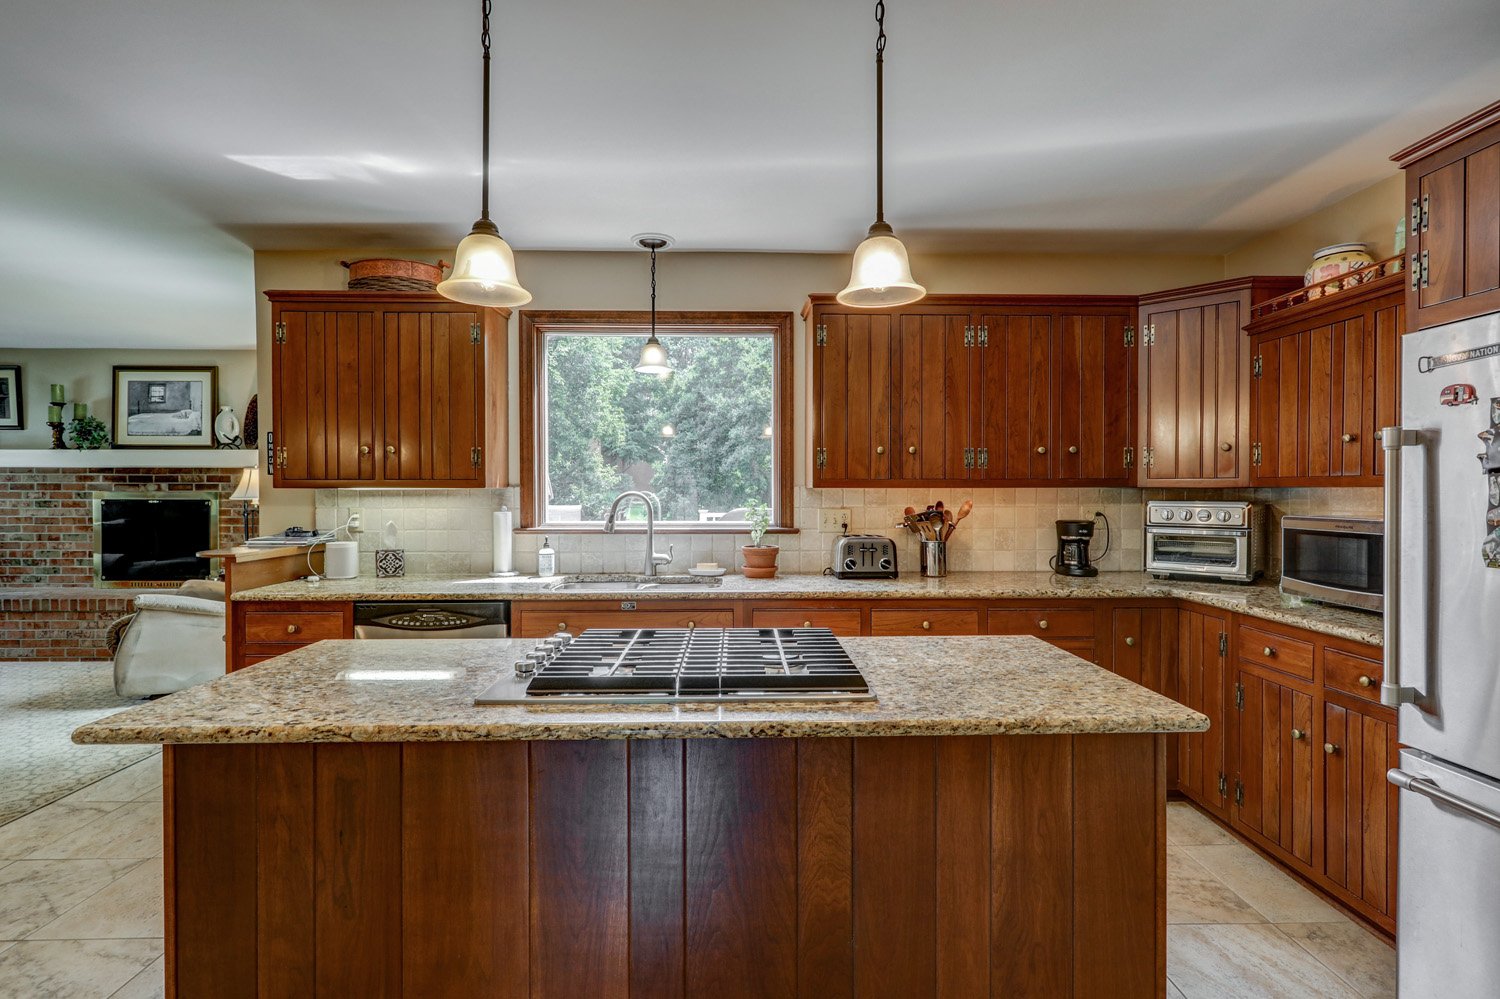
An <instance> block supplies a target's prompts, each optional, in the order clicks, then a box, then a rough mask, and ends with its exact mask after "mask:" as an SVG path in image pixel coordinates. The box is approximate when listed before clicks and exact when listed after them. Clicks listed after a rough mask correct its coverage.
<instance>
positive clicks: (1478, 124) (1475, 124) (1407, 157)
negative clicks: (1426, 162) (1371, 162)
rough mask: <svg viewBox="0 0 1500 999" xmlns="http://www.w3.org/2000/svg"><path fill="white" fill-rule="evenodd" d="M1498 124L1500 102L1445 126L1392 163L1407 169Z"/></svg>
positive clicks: (1415, 143) (1405, 151)
mask: <svg viewBox="0 0 1500 999" xmlns="http://www.w3.org/2000/svg"><path fill="white" fill-rule="evenodd" d="M1496 123H1500V101H1496V102H1494V103H1493V104H1489V105H1486V106H1485V107H1482V108H1480V109H1479V110H1478V111H1475V112H1474V113H1473V114H1471V115H1469V116H1468V117H1466V118H1460V119H1459V120H1458V121H1455V122H1453V123H1452V124H1451V125H1445V126H1444V127H1442V128H1440V129H1438V130H1437V131H1436V132H1433V133H1432V134H1431V135H1429V136H1427V137H1426V138H1424V139H1420V140H1418V141H1416V142H1414V143H1412V144H1411V145H1409V146H1407V147H1406V148H1405V149H1403V150H1401V151H1400V152H1398V153H1396V154H1395V155H1394V156H1392V157H1391V161H1392V162H1393V163H1395V164H1396V165H1397V166H1399V167H1401V168H1402V169H1405V168H1406V167H1409V166H1411V165H1412V164H1413V163H1415V162H1416V161H1417V160H1420V159H1424V158H1426V157H1428V156H1430V155H1432V154H1433V153H1435V152H1437V151H1438V150H1440V149H1443V148H1445V147H1447V146H1450V145H1452V144H1453V143H1455V142H1458V141H1460V140H1461V139H1467V138H1468V137H1469V136H1471V135H1473V134H1474V133H1476V132H1480V131H1483V130H1484V129H1486V128H1489V127H1490V126H1491V125H1494V124H1496Z"/></svg>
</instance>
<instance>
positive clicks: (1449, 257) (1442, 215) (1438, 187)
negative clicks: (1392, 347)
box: [1417, 160, 1465, 309]
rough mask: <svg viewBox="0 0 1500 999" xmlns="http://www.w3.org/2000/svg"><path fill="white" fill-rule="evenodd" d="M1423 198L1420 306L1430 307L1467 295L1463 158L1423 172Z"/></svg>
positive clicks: (1418, 302)
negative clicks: (1465, 290)
mask: <svg viewBox="0 0 1500 999" xmlns="http://www.w3.org/2000/svg"><path fill="white" fill-rule="evenodd" d="M1418 190H1419V191H1420V197H1421V199H1422V217H1423V223H1422V232H1421V245H1422V262H1421V267H1422V280H1421V282H1420V287H1419V288H1418V290H1417V305H1418V307H1419V308H1422V309H1429V308H1432V307H1433V306H1436V305H1441V304H1443V303H1444V302H1451V301H1453V300H1454V299H1458V298H1462V297H1463V295H1464V219H1465V211H1464V161H1463V160H1457V161H1455V162H1453V163H1449V164H1447V165H1446V166H1443V167H1439V168H1438V169H1436V170H1433V171H1432V172H1430V173H1427V174H1424V175H1423V176H1422V178H1421V179H1420V180H1419V181H1418Z"/></svg>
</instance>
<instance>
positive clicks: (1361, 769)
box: [1318, 692, 1400, 928]
mask: <svg viewBox="0 0 1500 999" xmlns="http://www.w3.org/2000/svg"><path fill="white" fill-rule="evenodd" d="M1325 698H1326V699H1325V702H1324V705H1323V733H1322V745H1321V746H1320V747H1319V748H1318V756H1320V757H1321V758H1322V760H1323V837H1324V849H1323V874H1324V876H1325V877H1326V878H1327V880H1328V881H1329V882H1330V884H1331V887H1332V889H1333V891H1334V894H1335V895H1336V896H1339V897H1341V898H1343V899H1344V900H1345V901H1347V902H1348V903H1350V904H1351V905H1352V906H1353V907H1354V908H1355V909H1357V910H1359V911H1361V912H1364V913H1365V914H1366V915H1369V916H1370V917H1371V918H1372V919H1374V920H1375V921H1376V922H1377V923H1379V924H1382V925H1385V926H1387V927H1388V928H1393V927H1394V921H1395V914H1396V856H1397V854H1396V832H1397V821H1396V809H1397V806H1398V802H1399V792H1398V791H1397V789H1396V787H1395V786H1394V785H1393V784H1391V783H1390V782H1389V781H1388V780H1386V773H1387V772H1389V771H1390V769H1391V768H1392V767H1395V766H1398V765H1399V762H1400V761H1399V758H1398V754H1397V746H1396V721H1395V713H1394V712H1393V711H1390V710H1389V709H1387V708H1382V707H1379V706H1378V705H1372V704H1369V703H1367V702H1361V701H1360V700H1359V699H1357V698H1354V697H1349V696H1347V695H1344V694H1340V693H1333V692H1330V693H1327V694H1326V695H1325Z"/></svg>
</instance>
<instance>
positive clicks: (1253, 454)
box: [1250, 441, 1260, 465]
mask: <svg viewBox="0 0 1500 999" xmlns="http://www.w3.org/2000/svg"><path fill="white" fill-rule="evenodd" d="M1250 464H1252V465H1259V464H1260V442H1259V441H1256V442H1255V443H1254V444H1251V445H1250Z"/></svg>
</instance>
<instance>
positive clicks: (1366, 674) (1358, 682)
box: [1323, 648, 1385, 701]
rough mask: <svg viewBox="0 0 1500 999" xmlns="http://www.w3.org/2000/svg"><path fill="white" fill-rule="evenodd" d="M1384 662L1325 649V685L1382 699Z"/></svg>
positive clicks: (1372, 699) (1374, 699)
mask: <svg viewBox="0 0 1500 999" xmlns="http://www.w3.org/2000/svg"><path fill="white" fill-rule="evenodd" d="M1384 675H1385V666H1384V664H1382V663H1380V662H1377V661H1376V660H1373V659H1363V658H1361V657H1359V656H1352V655H1350V654H1349V653H1347V652H1340V651H1339V650H1338V649H1329V648H1325V649H1324V650H1323V686H1325V687H1329V688H1331V689H1333V690H1343V691H1347V692H1349V693H1351V694H1353V695H1355V696H1356V697H1363V698H1364V699H1365V700H1368V701H1379V700H1380V681H1381V679H1382V677H1384Z"/></svg>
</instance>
